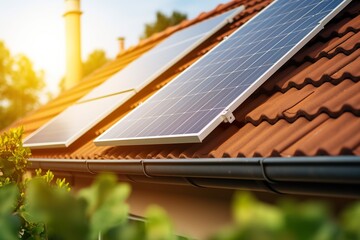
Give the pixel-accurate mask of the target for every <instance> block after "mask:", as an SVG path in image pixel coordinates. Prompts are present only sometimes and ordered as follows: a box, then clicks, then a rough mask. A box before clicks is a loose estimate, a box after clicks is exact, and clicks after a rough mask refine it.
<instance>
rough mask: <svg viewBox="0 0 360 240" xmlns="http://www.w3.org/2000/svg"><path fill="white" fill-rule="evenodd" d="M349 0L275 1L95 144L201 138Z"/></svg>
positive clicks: (161, 141)
mask: <svg viewBox="0 0 360 240" xmlns="http://www.w3.org/2000/svg"><path fill="white" fill-rule="evenodd" d="M349 2H350V1H346V0H319V1H314V0H277V1H275V2H274V3H272V4H271V5H269V6H268V7H267V8H265V9H264V10H263V11H261V12H260V13H259V14H258V15H257V16H256V17H254V18H253V19H252V20H250V21H249V22H247V23H246V24H244V25H243V26H242V27H240V28H239V29H238V30H237V31H235V32H234V33H233V34H232V35H230V36H229V37H228V38H227V39H226V40H224V41H223V42H222V43H220V44H219V45H218V46H216V47H215V48H214V49H213V50H212V51H210V52H209V53H207V54H206V55H205V56H203V57H202V58H201V59H199V60H198V61H197V62H196V63H195V64H193V65H192V66H191V67H189V68H188V69H187V70H186V71H184V72H183V73H182V74H180V75H179V76H178V77H177V78H175V79H174V80H173V81H172V82H170V83H169V84H168V85H166V86H165V87H164V88H163V89H161V90H160V91H159V92H158V93H156V94H155V95H154V96H152V97H151V98H150V99H148V100H147V101H146V102H145V103H143V104H142V105H141V106H139V107H138V108H136V109H135V110H134V111H132V112H131V113H129V114H128V115H127V116H126V117H124V118H123V119H122V120H120V121H119V122H118V123H116V124H115V125H114V126H112V127H111V128H110V129H108V130H107V131H106V132H105V133H103V134H102V135H101V136H99V137H98V138H97V139H96V140H95V144H96V145H136V144H160V143H185V142H201V141H202V140H203V139H204V138H205V137H206V136H207V135H208V134H209V133H210V132H211V131H212V130H213V129H214V128H215V127H216V126H218V125H219V124H220V123H221V122H223V121H228V122H231V121H232V120H233V116H232V111H234V110H235V109H236V108H237V107H238V106H239V105H240V104H241V103H242V102H244V101H245V100H246V98H247V97H249V96H250V95H251V94H252V93H253V92H254V91H255V90H256V89H257V88H258V87H259V86H260V85H261V84H262V83H263V82H264V81H266V80H267V79H268V78H269V77H270V76H271V75H272V74H273V73H274V72H275V71H276V70H277V69H279V68H280V67H281V66H282V65H283V64H284V63H285V62H286V61H287V60H288V59H290V57H291V56H293V55H294V54H295V53H296V52H297V51H298V50H299V49H301V47H302V46H304V45H305V44H306V43H307V42H308V41H309V40H310V39H311V38H312V37H313V36H315V35H316V34H317V33H318V32H319V31H320V30H321V29H322V28H323V26H324V25H325V24H326V23H327V22H328V21H329V20H330V19H331V18H332V17H334V16H335V15H336V14H337V13H338V12H339V11H340V10H341V9H343V8H344V7H345V6H346V5H347V4H348V3H349Z"/></svg>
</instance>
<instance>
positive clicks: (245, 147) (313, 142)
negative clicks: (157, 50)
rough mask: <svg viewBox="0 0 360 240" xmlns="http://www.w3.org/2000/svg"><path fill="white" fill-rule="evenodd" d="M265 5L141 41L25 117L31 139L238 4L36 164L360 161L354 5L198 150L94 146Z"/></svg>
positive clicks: (359, 35)
mask: <svg viewBox="0 0 360 240" xmlns="http://www.w3.org/2000/svg"><path fill="white" fill-rule="evenodd" d="M270 2H271V1H268V0H263V1H261V0H257V1H256V0H252V1H250V0H237V1H230V2H229V3H226V4H222V5H219V6H218V7H217V8H215V9H214V10H212V11H210V12H208V13H203V14H200V15H199V16H198V17H196V18H195V19H193V20H188V21H184V22H183V23H181V24H180V25H179V26H175V27H172V28H170V29H167V30H166V31H164V32H162V33H159V34H156V35H155V36H153V37H151V38H149V39H147V40H144V41H141V42H140V43H139V45H137V46H134V47H131V48H129V49H128V50H127V51H125V52H124V53H122V54H120V55H118V57H117V58H116V59H115V60H114V61H112V62H110V63H108V64H107V65H106V66H104V67H102V68H100V69H99V70H98V71H96V72H94V73H93V74H92V75H90V76H88V77H87V78H85V79H84V80H83V81H82V82H81V84H79V85H77V86H75V87H74V88H73V89H70V90H69V91H67V92H64V93H62V94H61V95H60V96H59V97H58V98H56V99H54V100H53V101H51V102H50V103H49V104H47V105H45V106H43V107H42V108H40V109H39V110H38V111H35V112H33V113H31V114H30V115H29V116H27V117H26V118H24V119H22V120H20V121H18V122H17V123H15V124H14V125H13V126H15V125H20V124H23V125H24V126H25V129H26V134H28V133H30V132H32V131H34V130H35V129H37V128H38V127H40V126H41V125H42V124H44V123H45V122H46V121H48V120H50V119H51V118H52V117H53V116H55V115H57V114H58V113H60V112H61V111H62V110H64V109H65V108H66V107H68V106H69V105H70V104H72V103H74V102H75V101H77V100H78V99H79V98H80V97H82V96H83V95H85V94H86V93H87V92H89V91H90V90H91V89H93V88H94V87H96V86H98V85H99V84H101V83H102V82H103V81H105V80H106V79H108V78H109V77H110V76H111V75H113V74H114V73H116V72H117V71H119V70H121V69H122V68H124V67H125V66H126V65H127V64H129V63H130V62H131V61H133V60H134V59H136V58H137V57H139V56H140V55H141V54H143V53H144V52H146V51H148V50H149V49H151V48H152V47H153V46H155V45H156V44H157V43H159V42H160V41H162V40H163V39H165V38H166V37H167V36H168V35H169V34H172V33H173V32H174V31H178V30H180V29H183V28H185V27H187V26H189V25H191V24H194V23H196V22H199V21H201V20H203V19H205V18H208V17H210V16H213V15H214V14H218V13H220V12H222V11H225V10H227V9H231V8H234V7H236V6H239V5H241V4H245V5H246V7H247V8H246V9H245V11H244V12H242V13H241V14H239V16H238V17H237V18H236V20H235V21H234V22H233V23H232V24H231V25H229V26H227V27H225V28H224V29H222V30H221V31H219V32H218V33H217V34H216V35H215V36H213V37H212V38H210V39H209V40H207V41H206V42H205V43H204V44H202V45H201V46H200V47H198V48H197V49H196V50H194V51H193V52H192V53H190V54H189V55H188V56H187V57H185V58H184V59H183V60H181V61H180V62H179V63H178V64H177V65H176V66H174V67H173V68H171V69H170V70H169V71H167V72H166V73H164V74H163V75H162V76H161V77H159V78H158V79H157V80H155V81H154V82H153V83H151V84H150V85H149V86H148V87H146V88H145V89H144V90H142V91H141V92H139V93H138V94H136V95H135V96H134V97H133V98H132V99H130V100H129V101H128V102H127V103H126V104H125V105H124V106H122V107H120V108H118V109H117V110H116V111H114V113H112V114H111V115H109V116H108V117H107V118H106V119H104V120H103V121H101V122H100V123H99V124H98V125H97V126H95V127H93V129H91V130H90V131H89V132H88V133H86V134H85V135H84V136H82V137H81V138H80V139H79V140H77V141H76V142H75V143H74V144H72V145H71V146H70V147H69V148H65V149H43V150H33V156H34V157H45V158H75V159H143V158H158V159H163V158H173V159H177V158H208V157H213V158H219V157H254V156H264V157H269V156H284V157H287V156H295V155H307V156H310V155H344V154H345V155H349V154H356V155H360V134H359V133H360V83H359V79H360V49H359V47H360V31H359V30H360V14H359V13H360V2H359V1H352V3H350V5H349V6H348V7H346V8H345V9H344V10H343V11H342V12H341V13H340V14H338V15H337V16H336V17H335V18H334V19H333V20H332V21H331V22H330V23H329V24H327V25H326V26H325V28H324V29H323V30H322V31H321V32H320V33H319V34H318V35H317V36H316V37H315V38H314V39H313V40H312V41H310V42H309V43H308V44H307V45H306V46H305V47H303V48H302V49H301V50H300V51H299V53H298V54H296V55H295V56H294V57H293V58H292V59H291V60H290V61H288V62H287V63H286V64H285V65H284V66H283V67H282V68H280V70H279V71H277V73H275V74H274V75H273V76H272V77H271V78H270V79H269V80H268V81H267V82H266V83H265V84H264V85H263V86H262V87H260V88H259V89H258V90H257V91H256V92H255V93H254V94H252V96H251V97H250V98H249V99H248V100H246V101H245V102H244V103H243V104H242V105H241V106H240V107H239V108H238V109H236V111H235V112H234V115H235V117H236V121H235V122H234V123H232V124H226V123H223V124H221V125H220V126H219V127H217V128H216V129H215V130H214V131H213V132H212V133H211V134H210V135H209V136H208V137H207V138H206V139H205V140H204V141H203V143H198V144H170V145H156V146H155V145H154V146H153V145H149V146H118V147H96V146H95V145H94V144H93V142H92V140H93V139H94V138H95V137H96V136H98V135H99V134H101V133H102V132H103V131H105V130H106V129H108V128H109V127H110V126H111V125H113V124H114V123H115V122H117V121H118V120H119V119H121V118H122V117H123V116H124V115H125V114H126V113H128V112H129V111H130V110H131V109H133V108H134V107H136V106H137V105H138V104H139V103H140V102H142V101H145V100H146V99H147V98H148V97H149V96H151V95H152V94H154V93H155V92H156V91H157V90H158V89H159V88H161V87H162V86H164V85H165V84H166V83H167V82H169V81H171V79H173V78H174V77H175V76H176V75H177V74H179V73H180V72H182V71H183V70H184V69H186V68H187V67H188V66H190V65H191V64H192V63H193V62H194V61H196V60H197V59H198V58H199V57H201V56H202V55H203V54H205V53H206V52H207V51H209V50H210V49H212V48H213V47H214V46H215V45H216V44H217V43H218V42H219V41H221V40H222V39H223V38H224V37H225V36H227V35H228V34H230V33H231V32H233V31H234V30H236V29H237V28H238V27H239V26H241V25H242V24H244V23H245V22H246V21H248V20H249V19H251V18H252V17H253V16H254V15H255V14H256V13H258V12H259V11H260V10H261V9H262V8H264V7H265V6H267V5H268V4H269V3H270Z"/></svg>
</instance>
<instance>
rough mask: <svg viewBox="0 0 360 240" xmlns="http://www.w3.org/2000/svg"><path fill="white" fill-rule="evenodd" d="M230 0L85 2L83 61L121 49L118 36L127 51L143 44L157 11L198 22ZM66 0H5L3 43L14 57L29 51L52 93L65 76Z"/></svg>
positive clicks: (0, 26)
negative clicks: (97, 51)
mask: <svg viewBox="0 0 360 240" xmlns="http://www.w3.org/2000/svg"><path fill="white" fill-rule="evenodd" d="M225 2H228V0H133V1H129V0H83V1H82V2H81V8H82V11H83V15H82V18H81V20H82V51H83V52H82V57H83V59H84V58H85V57H86V56H87V55H88V54H89V53H90V52H92V51H93V50H94V49H103V50H105V51H106V53H107V55H108V57H111V58H113V57H115V55H116V53H117V51H118V44H117V40H116V39H117V38H118V37H119V36H125V37H126V47H129V46H130V45H134V44H136V43H137V41H138V39H139V36H140V35H141V33H142V31H143V27H144V23H147V22H152V21H154V20H155V12H156V11H157V10H160V11H162V12H165V13H167V14H169V13H171V12H172V11H173V10H179V11H181V12H184V13H187V14H188V17H189V18H190V19H191V18H194V17H196V16H197V15H198V14H200V13H201V12H203V11H209V10H211V9H213V8H214V7H216V6H217V5H218V4H220V3H225ZM63 12H64V0H31V1H29V0H2V1H1V2H0V40H3V41H4V42H5V44H6V45H7V47H8V48H9V49H10V51H11V52H12V53H13V54H19V53H23V54H25V55H27V56H28V57H29V58H30V59H31V60H32V61H33V63H34V64H35V67H36V69H43V70H44V71H45V77H46V81H47V85H48V89H49V90H51V91H52V92H56V90H57V84H58V82H59V80H60V79H61V77H62V76H63V75H64V72H65V30H64V21H63V18H62V14H63Z"/></svg>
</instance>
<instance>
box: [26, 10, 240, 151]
mask: <svg viewBox="0 0 360 240" xmlns="http://www.w3.org/2000/svg"><path fill="white" fill-rule="evenodd" d="M242 10H243V7H239V8H236V9H232V10H231V11H228V12H225V13H223V14H221V15H219V16H216V17H213V18H210V19H208V20H205V21H202V22H200V23H198V24H194V25H193V26H190V27H188V28H185V29H183V30H180V31H178V32H176V33H174V34H173V35H171V36H170V37H168V38H167V39H165V40H164V41H162V42H161V43H160V44H158V45H157V46H156V47H154V48H153V49H151V50H149V51H148V52H147V53H145V54H143V55H142V56H140V57H139V58H138V59H136V60H135V61H133V62H132V63H130V64H129V65H128V66H126V67H125V68H124V69H123V70H121V71H119V72H118V73H117V74H115V75H114V76H112V77H111V78H110V79H108V80H107V81H106V82H104V83H103V84H101V85H100V86H98V87H97V88H95V89H93V90H92V91H91V92H90V93H89V94H87V95H85V96H84V97H83V98H81V99H80V100H79V101H78V102H77V103H76V104H75V105H73V106H71V107H69V108H67V109H66V110H65V111H64V112H62V113H60V114H59V115H58V116H56V117H55V118H54V119H52V120H51V121H50V122H48V123H47V124H45V125H44V126H43V127H41V128H39V129H38V130H37V131H35V132H34V133H33V134H31V135H30V136H28V137H27V138H26V139H25V140H24V146H26V147H31V148H56V147H67V146H69V145H70V144H71V143H73V142H74V141H76V140H77V139H78V138H79V137H80V136H82V135H83V134H84V133H85V132H86V131H88V130H89V129H90V128H92V127H93V126H94V125H96V124H97V123H98V122H100V121H101V120H102V119H104V118H105V117H106V116H107V115H109V114H110V113H111V112H113V111H114V110H115V109H116V108H118V107H119V106H121V105H122V104H123V103H124V102H126V101H127V100H128V99H130V98H131V97H132V96H133V95H135V94H136V92H137V91H139V90H141V89H142V88H144V87H145V86H146V85H147V84H149V83H150V82H152V81H153V80H155V79H156V78H157V77H159V76H160V75H161V74H162V73H163V72H164V71H166V70H167V69H169V68H170V67H171V66H173V65H174V64H175V63H176V62H178V61H179V60H181V59H182V58H183V57H184V56H186V55H187V54H188V53H189V52H191V51H192V50H193V49H195V48H196V47H197V46H199V45H200V44H201V43H202V42H203V41H205V40H206V39H208V38H209V37H210V36H211V35H213V34H214V33H215V32H217V31H218V30H219V29H221V28H222V27H224V26H225V25H226V24H227V23H228V22H229V21H231V20H232V19H233V18H234V17H235V16H236V15H238V14H239V13H240V12H241V11H242Z"/></svg>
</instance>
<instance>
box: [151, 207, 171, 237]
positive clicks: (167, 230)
mask: <svg viewBox="0 0 360 240" xmlns="http://www.w3.org/2000/svg"><path fill="white" fill-rule="evenodd" d="M146 218H147V222H146V236H147V238H146V239H148V240H175V239H177V237H176V235H175V234H174V229H173V227H172V225H171V222H170V219H169V217H168V216H167V214H166V212H165V211H164V210H163V209H162V208H160V207H159V206H155V205H154V206H150V207H149V209H148V210H147V213H146Z"/></svg>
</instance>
